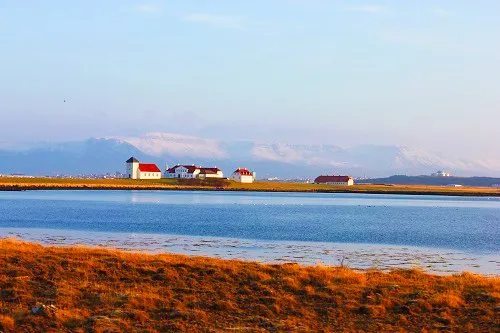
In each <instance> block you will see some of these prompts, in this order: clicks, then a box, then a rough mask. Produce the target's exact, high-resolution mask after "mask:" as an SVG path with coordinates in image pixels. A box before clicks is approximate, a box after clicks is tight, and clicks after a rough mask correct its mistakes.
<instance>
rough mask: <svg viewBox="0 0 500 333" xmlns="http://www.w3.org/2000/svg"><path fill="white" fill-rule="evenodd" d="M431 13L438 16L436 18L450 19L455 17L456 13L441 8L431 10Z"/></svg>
mask: <svg viewBox="0 0 500 333" xmlns="http://www.w3.org/2000/svg"><path fill="white" fill-rule="evenodd" d="M431 13H432V14H434V15H436V16H441V17H450V16H453V15H455V13H454V12H452V11H450V10H447V9H444V8H441V7H434V8H431Z"/></svg>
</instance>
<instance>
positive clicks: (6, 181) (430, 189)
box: [0, 177, 500, 196]
mask: <svg viewBox="0 0 500 333" xmlns="http://www.w3.org/2000/svg"><path fill="white" fill-rule="evenodd" d="M58 189H67V190H69V189H71V190H79V189H87V190H204V191H213V190H219V191H256V192H318V193H373V194H415V195H419V194H434V195H464V196H500V188H491V187H448V186H424V185H368V184H366V185H354V186H349V187H347V186H335V185H322V184H305V183H286V182H255V183H253V184H241V183H237V182H233V181H229V180H222V179H212V180H206V181H202V180H197V179H158V180H133V179H66V178H9V177H0V191H1V190H4V191H9V190H10V191H22V190H58Z"/></svg>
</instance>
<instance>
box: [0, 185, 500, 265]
mask: <svg viewBox="0 0 500 333" xmlns="http://www.w3.org/2000/svg"><path fill="white" fill-rule="evenodd" d="M12 236H14V237H17V238H21V239H26V240H32V241H37V242H42V243H46V244H84V245H96V246H100V245H106V246H110V247H115V248H123V249H137V250H147V251H152V252H173V253H184V254H197V255H210V256H215V257H221V258H237V259H245V260H258V261H262V262H299V263H305V264H316V263H318V262H321V263H323V264H327V265H330V264H338V263H339V262H341V261H344V264H348V265H350V266H351V267H353V268H369V267H377V268H382V269H386V268H391V267H412V266H420V267H423V268H424V269H427V270H429V271H433V272H444V273H450V272H457V271H460V270H468V271H474V272H480V273H485V274H498V273H499V272H500V241H499V240H500V198H493V197H481V198H479V197H477V198H476V197H446V196H410V195H375V194H329V193H258V192H201V191H65V190H58V191H26V192H0V237H12Z"/></svg>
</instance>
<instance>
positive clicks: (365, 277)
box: [0, 240, 500, 332]
mask: <svg viewBox="0 0 500 333" xmlns="http://www.w3.org/2000/svg"><path fill="white" fill-rule="evenodd" d="M0 253H1V256H0V331H4V332H60V331H68V332H176V331H177V332H182V331H190V332H196V331H204V332H227V331H245V332H260V331H262V332H264V331H300V332H305V331H322V332H323V331H326V332H328V331H330V332H341V331H342V332H354V331H356V332H399V331H401V332H406V331H410V332H434V331H436V332H437V331H439V332H442V331H449V332H460V331H463V332H498V331H500V315H499V311H500V306H499V304H500V303H499V302H500V280H499V279H498V278H497V277H482V276H478V275H473V274H469V273H463V274H460V275H456V276H435V275H429V274H425V273H423V272H421V271H418V270H395V271H392V272H389V273H382V272H379V271H369V272H365V273H360V272H355V271H352V270H350V269H348V268H343V267H321V266H319V267H317V266H316V267H302V266H299V265H297V264H281V265H263V264H257V263H250V262H241V261H224V260H218V259H209V258H203V257H187V256H180V255H148V254H138V253H129V252H119V251H111V250H105V249H91V248H83V247H43V246H41V245H35V244H32V243H24V242H19V241H15V240H0Z"/></svg>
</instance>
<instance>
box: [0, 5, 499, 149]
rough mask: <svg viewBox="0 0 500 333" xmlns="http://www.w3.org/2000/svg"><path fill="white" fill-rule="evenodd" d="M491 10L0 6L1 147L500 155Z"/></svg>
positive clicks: (495, 29) (495, 9)
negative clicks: (284, 147)
mask: <svg viewBox="0 0 500 333" xmlns="http://www.w3.org/2000/svg"><path fill="white" fill-rule="evenodd" d="M499 15H500V1H496V0H495V1H493V0H492V1H488V0H478V1H465V0H442V1H438V0H434V1H430V0H413V1H411V0H408V1H389V0H385V1H384V0H379V1H377V0H374V1H347V0H345V1H335V0H252V1H243V0H242V1H229V0H227V1H215V0H214V1H210V0H205V1H199V0H198V1H190V0H183V1H173V0H172V1H161V0H158V1H134V0H72V1H67V0H58V1H56V0H45V1H39V0H31V1H30V0H0V143H2V144H3V145H9V144H16V143H20V142H29V141H37V142H38V141H67V140H80V139H84V138H88V137H107V136H131V135H140V134H144V133H147V132H168V133H181V134H190V135H199V136H204V137H213V138H218V139H223V140H235V139H251V140H265V141H281V142H283V141H284V142H291V143H325V144H326V143H328V144H340V145H344V146H349V145H356V144H397V145H406V146H410V147H416V148H423V149H429V150H433V151H440V152H445V153H447V152H448V153H450V154H455V155H457V154H458V155H459V156H462V157H468V158H496V157H498V152H499V151H500V140H498V132H499V128H500V126H499V125H500V107H499V106H500V84H499V78H500V61H499V60H500V38H499V35H500V20H498V16H499Z"/></svg>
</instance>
